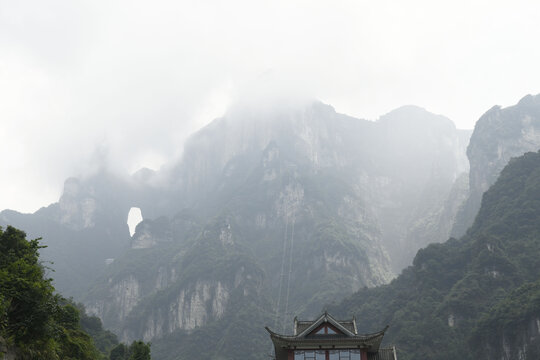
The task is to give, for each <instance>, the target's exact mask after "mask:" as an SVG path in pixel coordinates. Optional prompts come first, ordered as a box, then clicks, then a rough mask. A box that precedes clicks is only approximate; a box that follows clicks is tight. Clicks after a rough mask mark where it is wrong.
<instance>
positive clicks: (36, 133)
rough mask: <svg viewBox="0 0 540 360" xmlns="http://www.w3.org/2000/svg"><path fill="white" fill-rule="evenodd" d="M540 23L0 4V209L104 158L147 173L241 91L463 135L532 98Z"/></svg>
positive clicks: (35, 196) (250, 9) (391, 5)
mask: <svg viewBox="0 0 540 360" xmlns="http://www.w3.org/2000/svg"><path fill="white" fill-rule="evenodd" d="M539 18H540V2H539V1H516V0H514V1H497V0H489V1H474V0H468V1H462V0H452V1H449V0H448V1H444V2H442V1H436V0H411V1H406V0H399V1H388V0H377V1H373V0H371V1H362V0H356V1H342V0H333V1H316V0H306V1H294V0H271V1H257V0H227V1H218V0H213V1H210V0H194V1H183V0H174V1H172V0H171V1H165V0H157V1H156V0H154V1H142V0H103V1H101V0H88V1H85V0H48V1H43V0H0V155H1V162H0V172H1V176H0V209H4V208H12V209H16V210H19V211H24V212H29V211H34V210H36V209H37V208H39V207H40V206H44V205H47V204H49V203H51V202H54V201H56V200H57V199H58V197H59V195H60V192H61V189H62V185H63V180H64V179H65V178H66V177H68V176H71V175H79V174H84V173H85V172H89V171H90V170H91V169H92V167H93V166H95V164H96V163H99V162H106V163H107V164H108V165H109V166H111V167H115V168H118V169H119V171H130V172H131V171H134V170H136V169H137V168H139V167H140V166H148V167H152V168H157V167H159V166H160V165H161V164H163V163H164V162H165V161H166V160H167V159H171V158H174V157H178V156H179V154H180V153H181V151H182V143H183V141H184V139H185V138H186V136H188V135H189V134H190V133H192V132H193V131H194V130H195V129H197V128H199V127H200V126H202V125H204V124H206V123H207V122H209V121H211V120H212V119H213V118H215V117H217V116H219V115H221V114H222V113H223V112H224V111H225V109H226V108H227V105H228V104H229V103H231V101H238V100H239V99H240V100H241V98H242V95H241V94H246V93H249V92H250V89H251V87H257V86H258V87H259V88H260V87H261V86H262V87H263V88H264V87H268V88H270V89H271V92H274V93H281V92H286V93H291V94H292V93H296V94H309V96H314V97H316V98H318V99H320V100H322V101H323V102H326V103H329V104H331V105H333V106H334V107H335V108H336V110H337V111H339V112H343V113H347V114H349V115H353V116H357V117H360V118H367V119H376V118H378V117H379V116H380V115H383V114H384V113H386V112H388V111H390V110H392V109H394V108H396V107H398V106H401V105H405V104H415V105H419V106H422V107H424V108H426V109H427V110H429V111H432V112H435V113H440V114H444V115H446V116H448V117H450V118H451V119H452V120H454V122H455V123H456V124H457V126H458V127H460V128H472V127H473V126H474V122H475V121H476V120H477V119H478V118H479V117H480V115H482V114H483V113H484V112H485V111H486V110H488V109H489V108H490V107H491V106H493V105H495V104H500V105H503V106H508V105H512V104H514V103H516V102H517V101H518V100H519V99H520V98H521V97H523V96H524V95H526V94H528V93H533V94H536V93H539V92H540V46H538V44H539V40H540V36H539V35H540V26H539V25H538V19H539ZM269 79H270V80H269ZM261 83H262V85H261ZM255 84H257V85H256V86H255Z"/></svg>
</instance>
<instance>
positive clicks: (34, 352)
mask: <svg viewBox="0 0 540 360" xmlns="http://www.w3.org/2000/svg"><path fill="white" fill-rule="evenodd" d="M39 240H40V239H35V240H26V234H25V233H24V232H23V231H21V230H18V229H15V228H13V227H11V226H8V227H7V228H6V230H5V231H4V230H3V229H2V228H0V294H1V296H0V337H2V338H4V339H6V340H7V342H8V343H10V344H12V345H14V347H15V348H16V349H17V357H18V358H21V359H40V360H48V359H51V360H53V359H54V360H57V359H63V360H71V359H73V360H75V359H76V360H98V359H101V358H102V356H101V355H100V353H99V352H98V351H97V349H96V348H95V346H94V343H93V341H92V339H91V337H90V336H89V335H88V334H87V333H86V332H84V331H83V330H82V329H81V326H80V315H79V311H78V310H77V308H76V307H75V306H74V305H73V304H72V303H70V302H69V301H68V300H66V299H63V298H62V297H61V296H60V295H56V294H55V293H54V291H55V290H54V287H53V286H52V284H51V281H52V279H49V278H47V277H46V276H45V269H44V267H43V266H42V265H41V264H40V262H39V249H40V248H42V247H43V246H40V245H39ZM0 355H1V354H0Z"/></svg>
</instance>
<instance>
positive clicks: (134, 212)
mask: <svg viewBox="0 0 540 360" xmlns="http://www.w3.org/2000/svg"><path fill="white" fill-rule="evenodd" d="M141 221H143V217H142V213H141V209H140V208H138V207H132V208H131V209H129V212H128V216H127V224H128V227H129V235H130V236H133V234H135V228H136V227H137V225H138V224H139V223H140V222H141Z"/></svg>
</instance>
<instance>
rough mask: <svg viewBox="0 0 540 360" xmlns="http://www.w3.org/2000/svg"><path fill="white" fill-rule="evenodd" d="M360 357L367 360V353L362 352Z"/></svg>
mask: <svg viewBox="0 0 540 360" xmlns="http://www.w3.org/2000/svg"><path fill="white" fill-rule="evenodd" d="M360 355H361V356H362V360H367V351H362V353H361V354H360Z"/></svg>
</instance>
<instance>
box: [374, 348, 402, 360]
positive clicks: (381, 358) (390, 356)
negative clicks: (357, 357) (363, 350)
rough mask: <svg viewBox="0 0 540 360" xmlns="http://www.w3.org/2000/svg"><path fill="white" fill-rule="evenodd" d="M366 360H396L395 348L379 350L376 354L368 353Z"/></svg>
mask: <svg viewBox="0 0 540 360" xmlns="http://www.w3.org/2000/svg"><path fill="white" fill-rule="evenodd" d="M367 358H368V360H397V356H396V348H386V349H384V348H380V349H379V351H378V352H376V353H368V357H367Z"/></svg>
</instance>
